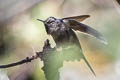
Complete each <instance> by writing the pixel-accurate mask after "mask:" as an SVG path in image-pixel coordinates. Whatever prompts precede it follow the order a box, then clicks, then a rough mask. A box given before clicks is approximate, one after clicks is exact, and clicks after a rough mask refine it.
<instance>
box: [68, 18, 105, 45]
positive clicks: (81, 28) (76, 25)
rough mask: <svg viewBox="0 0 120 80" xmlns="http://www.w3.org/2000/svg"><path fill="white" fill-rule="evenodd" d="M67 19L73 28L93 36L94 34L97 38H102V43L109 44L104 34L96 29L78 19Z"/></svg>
mask: <svg viewBox="0 0 120 80" xmlns="http://www.w3.org/2000/svg"><path fill="white" fill-rule="evenodd" d="M67 21H68V23H69V27H70V28H72V29H74V30H78V31H81V32H83V33H87V34H89V35H91V36H94V37H95V38H97V39H98V40H100V41H101V42H102V43H104V44H107V41H105V39H104V38H103V36H102V35H101V34H100V33H99V32H98V31H96V30H95V29H93V28H91V27H89V26H88V25H85V24H82V23H80V22H78V21H76V20H73V19H69V20H67Z"/></svg>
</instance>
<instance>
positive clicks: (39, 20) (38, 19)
mask: <svg viewBox="0 0 120 80" xmlns="http://www.w3.org/2000/svg"><path fill="white" fill-rule="evenodd" d="M37 20H38V21H41V22H43V23H44V22H45V21H43V20H41V19H37Z"/></svg>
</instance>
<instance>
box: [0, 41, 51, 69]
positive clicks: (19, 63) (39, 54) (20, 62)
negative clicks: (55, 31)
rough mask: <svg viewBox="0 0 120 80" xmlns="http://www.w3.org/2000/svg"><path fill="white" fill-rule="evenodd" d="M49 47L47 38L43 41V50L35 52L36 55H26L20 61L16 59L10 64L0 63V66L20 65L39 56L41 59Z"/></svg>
mask: <svg viewBox="0 0 120 80" xmlns="http://www.w3.org/2000/svg"><path fill="white" fill-rule="evenodd" d="M49 48H51V47H50V43H49V40H48V39H47V40H46V41H45V43H44V47H43V51H41V52H36V55H34V56H32V57H26V58H25V59H23V60H21V61H18V62H15V63H11V64H7V65H0V68H9V67H14V66H17V65H21V64H24V63H28V62H31V61H32V60H35V59H37V58H40V59H41V60H43V57H44V55H45V53H46V51H47V50H48V49H49Z"/></svg>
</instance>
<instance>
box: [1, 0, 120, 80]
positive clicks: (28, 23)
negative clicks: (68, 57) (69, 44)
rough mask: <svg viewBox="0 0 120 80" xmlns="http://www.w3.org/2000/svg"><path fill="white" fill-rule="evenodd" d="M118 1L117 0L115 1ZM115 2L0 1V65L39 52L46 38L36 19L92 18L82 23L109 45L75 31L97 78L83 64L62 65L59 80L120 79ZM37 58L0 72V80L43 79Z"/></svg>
mask: <svg viewBox="0 0 120 80" xmlns="http://www.w3.org/2000/svg"><path fill="white" fill-rule="evenodd" d="M117 1H119V0H117ZM117 1H116V0H0V64H1V65H2V64H7V63H12V62H16V61H19V60H21V59H23V58H25V57H27V56H32V55H34V50H35V51H41V50H42V47H43V44H44V41H45V40H46V39H47V38H49V39H50V40H51V44H52V47H54V46H55V43H54V41H53V39H52V37H51V36H48V35H47V34H46V31H45V28H44V25H43V23H40V22H38V21H37V20H36V19H38V18H39V19H43V20H45V19H46V18H48V17H50V16H54V17H57V18H62V17H68V16H78V15H88V14H89V15H91V17H90V18H89V19H86V20H85V21H84V22H83V23H85V24H87V25H89V26H91V27H93V28H95V29H96V30H98V31H99V32H100V33H101V34H103V36H104V37H105V39H106V40H107V41H108V45H104V44H102V43H100V42H99V41H98V40H96V39H95V38H94V37H91V36H88V35H85V34H81V33H80V32H76V33H77V35H78V37H79V39H80V42H81V45H82V47H83V51H84V54H85V56H86V58H87V59H88V61H89V62H90V64H91V65H92V66H93V68H94V70H95V72H96V75H97V77H96V78H95V77H94V76H93V75H92V73H91V72H90V71H89V69H88V67H87V66H86V64H85V63H84V61H80V62H78V61H75V62H67V61H65V62H64V66H63V67H62V68H61V69H60V80H119V79H120V76H119V75H120V59H119V58H120V57H119V56H120V54H119V53H120V37H119V36H120V5H119V4H118V3H117ZM42 66H43V62H42V61H40V59H37V60H35V61H32V62H31V63H27V64H23V65H20V66H16V67H12V68H8V69H0V80H45V76H44V72H43V71H42V70H41V67H42Z"/></svg>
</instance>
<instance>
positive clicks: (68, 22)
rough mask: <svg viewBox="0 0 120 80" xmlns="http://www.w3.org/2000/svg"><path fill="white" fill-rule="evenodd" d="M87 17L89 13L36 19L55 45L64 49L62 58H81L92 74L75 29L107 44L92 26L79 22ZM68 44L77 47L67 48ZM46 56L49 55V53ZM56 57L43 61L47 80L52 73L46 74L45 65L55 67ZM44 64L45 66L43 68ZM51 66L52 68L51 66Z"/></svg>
mask: <svg viewBox="0 0 120 80" xmlns="http://www.w3.org/2000/svg"><path fill="white" fill-rule="evenodd" d="M89 17H90V15H80V16H73V17H65V18H61V19H58V18H55V17H49V18H47V19H46V20H41V19H37V20H38V21H41V22H43V24H44V26H45V30H46V32H47V34H48V35H51V36H52V37H53V39H54V41H55V43H56V47H57V48H59V47H62V48H63V49H62V50H63V51H65V52H62V53H64V54H62V57H64V58H62V59H64V60H67V61H69V60H70V61H71V60H75V59H77V60H81V59H83V60H84V61H85V63H86V64H87V66H88V67H89V69H90V70H91V72H92V73H93V74H94V75H96V74H95V71H94V70H93V68H92V67H91V65H90V64H89V62H88V60H87V59H86V57H85V56H84V54H83V52H82V48H81V45H80V42H79V39H78V37H77V35H76V34H75V31H80V32H82V33H86V34H88V35H91V36H93V37H95V38H97V39H98V40H99V41H100V42H102V43H104V44H107V42H106V41H105V39H104V37H103V36H102V35H101V34H100V33H99V32H98V31H97V30H95V29H93V28H92V27H89V26H88V25H86V24H83V23H81V22H82V21H83V20H85V19H87V18H89ZM70 46H76V48H77V49H75V48H73V47H71V48H69V47H70ZM70 51H71V53H69V52H70ZM56 54H57V53H56ZM57 55H61V54H57ZM74 55H75V56H74ZM48 57H50V54H49V56H48ZM57 57H58V58H55V59H56V60H55V59H54V58H53V57H51V58H50V60H47V61H48V62H45V64H44V67H43V70H44V72H45V73H46V77H47V79H48V80H50V78H52V77H53V76H54V75H53V76H51V74H50V75H49V74H47V70H46V69H47V68H49V67H47V66H50V67H51V69H56V68H55V66H56V65H57V64H56V63H55V64H54V62H55V61H57V59H59V58H60V56H57ZM47 59H48V58H47ZM64 60H62V63H61V65H62V64H63V61H64ZM49 61H51V62H49ZM50 63H51V64H50ZM57 63H58V62H57ZM45 66H46V68H45ZM52 66H53V67H54V68H52ZM49 70H50V69H49ZM52 71H54V70H52ZM52 71H51V72H52ZM55 74H57V73H55ZM48 76H49V77H48ZM50 76H51V77H50ZM58 76H59V75H58ZM51 80H57V78H56V79H51Z"/></svg>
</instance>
